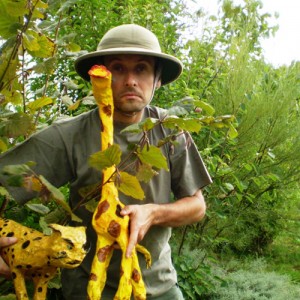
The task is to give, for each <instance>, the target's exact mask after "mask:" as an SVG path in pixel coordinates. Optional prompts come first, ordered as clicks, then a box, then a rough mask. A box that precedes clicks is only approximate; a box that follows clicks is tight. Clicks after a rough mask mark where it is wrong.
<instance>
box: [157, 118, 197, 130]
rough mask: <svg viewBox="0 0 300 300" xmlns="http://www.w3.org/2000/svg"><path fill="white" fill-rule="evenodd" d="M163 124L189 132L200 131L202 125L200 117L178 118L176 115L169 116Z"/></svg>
mask: <svg viewBox="0 0 300 300" xmlns="http://www.w3.org/2000/svg"><path fill="white" fill-rule="evenodd" d="M163 126H164V127H166V128H169V129H176V130H183V131H189V132H199V131H200V129H201V127H202V125H201V121H200V120H199V119H193V118H178V117H176V116H170V117H167V118H166V119H165V120H164V121H163Z"/></svg>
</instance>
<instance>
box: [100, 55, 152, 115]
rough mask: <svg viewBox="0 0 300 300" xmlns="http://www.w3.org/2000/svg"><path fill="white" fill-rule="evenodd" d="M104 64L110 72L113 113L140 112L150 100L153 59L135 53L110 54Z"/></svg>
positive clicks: (133, 113)
mask: <svg viewBox="0 0 300 300" xmlns="http://www.w3.org/2000/svg"><path fill="white" fill-rule="evenodd" d="M104 64H105V66H106V67H107V68H108V69H109V70H110V71H111V73H112V90H113V97H114V104H115V114H124V115H127V116H130V115H136V114H139V113H141V112H142V111H143V109H144V107H145V106H146V105H147V104H149V102H150V101H151V96H152V90H153V83H154V73H155V59H154V58H153V57H150V56H144V55H135V54H132V55H131V54H130V55H129V54H126V55H110V56H106V57H105V59H104Z"/></svg>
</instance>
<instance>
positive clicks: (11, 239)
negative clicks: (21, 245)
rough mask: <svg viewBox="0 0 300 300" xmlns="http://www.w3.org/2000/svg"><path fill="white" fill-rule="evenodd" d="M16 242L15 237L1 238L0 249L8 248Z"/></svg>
mask: <svg viewBox="0 0 300 300" xmlns="http://www.w3.org/2000/svg"><path fill="white" fill-rule="evenodd" d="M16 242H17V238H16V237H2V238H0V248H2V247H7V246H10V245H12V244H14V243H16Z"/></svg>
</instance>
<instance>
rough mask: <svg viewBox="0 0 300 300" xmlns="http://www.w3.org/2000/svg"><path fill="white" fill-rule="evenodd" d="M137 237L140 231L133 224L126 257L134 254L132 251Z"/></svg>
mask: <svg viewBox="0 0 300 300" xmlns="http://www.w3.org/2000/svg"><path fill="white" fill-rule="evenodd" d="M137 239H138V231H137V230H134V229H133V226H132V224H131V226H130V235H129V241H128V246H127V249H126V257H127V258H129V257H131V255H132V251H133V249H134V247H135V245H136V244H137Z"/></svg>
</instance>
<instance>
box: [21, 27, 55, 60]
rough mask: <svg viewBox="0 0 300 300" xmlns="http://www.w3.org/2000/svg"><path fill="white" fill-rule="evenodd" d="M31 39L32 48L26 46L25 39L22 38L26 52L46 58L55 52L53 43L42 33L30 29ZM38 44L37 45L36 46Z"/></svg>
mask: <svg viewBox="0 0 300 300" xmlns="http://www.w3.org/2000/svg"><path fill="white" fill-rule="evenodd" d="M30 35H31V40H33V41H34V50H31V49H30V48H31V47H29V48H27V47H28V45H27V47H26V41H25V40H24V43H23V45H24V46H25V48H26V49H27V51H28V53H29V54H31V55H32V56H34V57H40V58H47V57H52V56H53V54H54V52H55V44H54V42H53V41H52V40H50V39H49V38H48V37H47V36H45V35H44V34H39V33H37V32H35V31H33V30H31V31H30ZM36 45H38V47H36Z"/></svg>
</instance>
